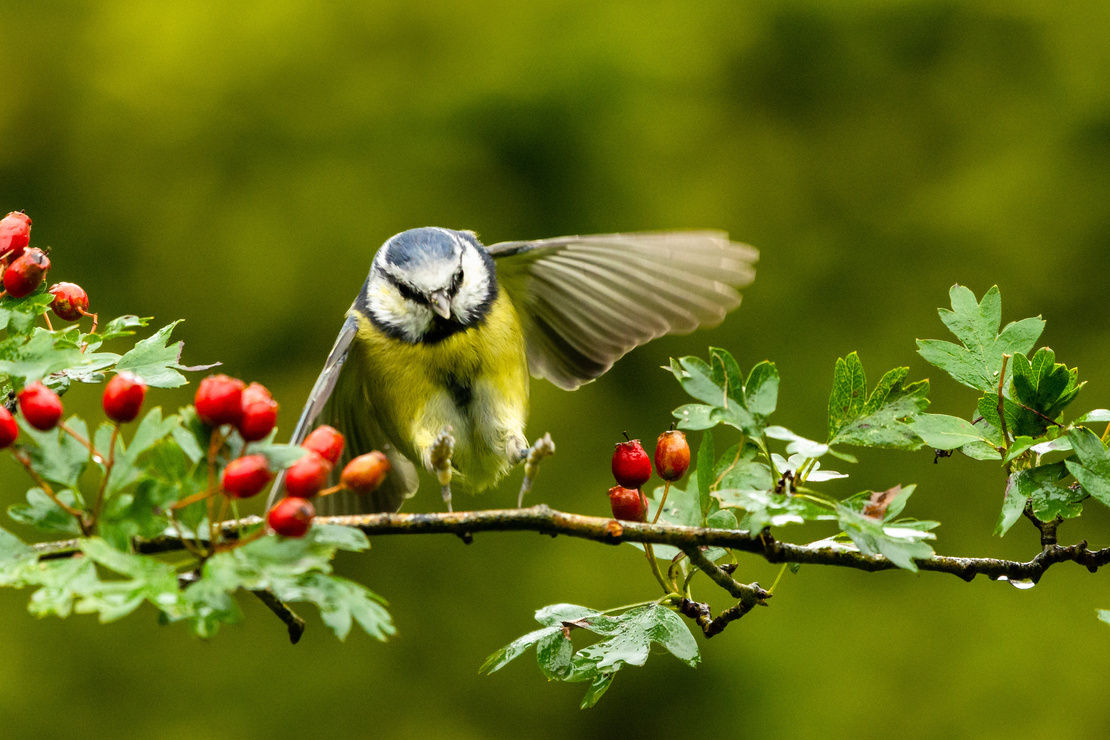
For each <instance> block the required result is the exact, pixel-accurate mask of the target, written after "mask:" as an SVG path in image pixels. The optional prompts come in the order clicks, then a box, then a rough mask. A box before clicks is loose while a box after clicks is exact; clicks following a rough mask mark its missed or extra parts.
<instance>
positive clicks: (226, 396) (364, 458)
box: [193, 375, 389, 537]
mask: <svg viewBox="0 0 1110 740" xmlns="http://www.w3.org/2000/svg"><path fill="white" fill-rule="evenodd" d="M193 401H194V404H195V406H196V410H197V417H198V418H200V420H201V421H203V422H204V423H205V424H207V425H208V426H209V427H212V428H213V429H214V430H215V432H214V434H215V435H220V436H219V437H217V439H218V442H217V444H218V445H222V444H223V440H225V439H226V435H227V433H228V431H229V430H230V428H232V427H234V429H235V430H236V431H238V432H239V435H240V436H241V437H242V438H243V440H244V441H246V442H255V441H258V440H260V439H264V438H265V437H267V436H268V435H269V434H270V432H271V431H273V428H274V424H275V423H276V421H277V411H278V404H277V402H276V401H275V400H274V398H273V396H272V395H271V394H270V391H269V390H267V389H266V387H265V386H263V385H261V384H259V383H251V384H250V385H247V384H246V383H244V382H243V381H242V380H239V379H238V378H231V377H228V376H227V375H209V376H208V377H207V378H205V379H204V380H202V381H201V382H200V385H199V386H197V393H196V397H195V398H194V399H193ZM301 447H303V448H304V449H305V450H306V451H307V452H306V453H305V454H304V455H303V456H302V457H301V458H300V459H298V460H297V461H296V462H295V463H293V464H292V465H290V466H289V467H288V468H287V469H286V471H285V484H284V485H285V494H286V498H285V499H283V500H282V501H279V502H278V503H277V505H275V506H274V507H273V508H272V509H270V511H269V513H268V514H267V516H266V520H267V522H268V523H269V525H270V528H271V529H273V530H274V531H275V532H277V533H278V534H280V535H284V536H286V537H301V536H303V535H304V534H305V532H307V531H308V528H309V526H310V525H311V524H312V520H313V518H314V517H315V516H316V510H315V508H314V507H313V506H312V502H311V501H309V499H311V498H314V497H316V496H327V495H329V494H332V493H336V492H338V491H354V492H355V493H359V494H366V493H370V492H372V491H374V490H375V489H376V488H377V487H378V486H380V485H381V483H382V481H383V480H384V479H385V476H386V474H387V473H388V472H389V460H388V458H386V456H385V455H384V454H382V453H381V452H377V451H375V452H370V453H367V454H365V455H360V456H359V457H356V458H354V459H353V460H351V461H350V462H348V463H347V465H346V466H345V467H344V468H343V471H342V473H341V474H340V477H339V484H338V485H336V486H332V487H331V488H328V480H329V479H330V478H331V474H332V471H333V469H334V468H335V466H336V465H337V464H338V463H339V459H340V457H341V456H342V454H343V447H344V439H343V435H342V434H340V433H339V432H338V431H336V430H335V429H333V428H332V427H330V426H321V427H318V428H316V429H314V430H312V433H311V434H309V435H308V437H307V438H305V441H304V442H303V443H302V444H301ZM273 478H274V471H273V470H271V469H270V464H269V461H268V460H267V459H266V456H265V455H261V454H250V455H243V456H241V457H238V458H236V459H234V460H232V461H231V462H229V463H228V464H227V467H225V468H224V471H223V476H222V478H221V481H220V489H221V491H222V492H223V493H224V494H225V495H227V496H229V497H231V498H237V499H241V498H250V497H251V496H254V495H256V494H258V493H259V492H261V491H262V489H264V488H265V487H266V486H267V485H268V484H269V483H270V481H271V480H273Z"/></svg>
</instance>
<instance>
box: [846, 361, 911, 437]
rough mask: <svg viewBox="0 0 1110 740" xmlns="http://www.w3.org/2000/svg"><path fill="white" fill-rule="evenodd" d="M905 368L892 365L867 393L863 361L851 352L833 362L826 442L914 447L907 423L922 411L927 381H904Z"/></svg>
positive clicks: (907, 372)
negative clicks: (868, 393) (892, 368)
mask: <svg viewBox="0 0 1110 740" xmlns="http://www.w3.org/2000/svg"><path fill="white" fill-rule="evenodd" d="M908 374H909V368H904V367H901V368H895V369H894V370H891V371H889V372H887V373H886V374H885V375H883V377H882V378H881V379H880V380H879V382H878V384H877V385H876V386H875V389H874V390H873V391H872V392H871V395H870V396H868V395H867V378H866V376H865V375H864V372H863V363H862V362H860V359H859V356H858V355H857V354H856V353H855V352H853V353H852V354H850V355H848V357H847V358H842V359H838V360H837V361H836V370H835V373H834V376H833V390H832V395H831V396H830V397H829V444H830V445H832V444H851V445H860V446H864V447H887V448H894V449H901V450H915V449H918V448H919V447H921V444H922V443H921V440H920V439H919V438H918V437H917V435H916V434H914V432H913V429H911V428H910V426H909V424H908V422H910V421H912V419H913V418H914V417H916V416H917V415H918V414H920V413H921V412H922V411H924V410H925V409H926V408H927V407H928V405H929V401H928V399H927V398H925V396H926V395H927V394H928V393H929V381H927V380H921V381H918V382H916V383H910V384H909V385H906V384H905V379H906V376H907V375H908Z"/></svg>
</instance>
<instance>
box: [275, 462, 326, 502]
mask: <svg viewBox="0 0 1110 740" xmlns="http://www.w3.org/2000/svg"><path fill="white" fill-rule="evenodd" d="M330 474H331V463H330V462H328V461H327V460H325V459H324V458H322V457H321V456H320V455H318V454H317V453H315V452H311V451H310V452H309V453H308V454H307V455H305V456H304V457H302V458H301V459H300V460H298V461H297V462H295V463H293V464H292V465H290V466H289V469H288V470H286V471H285V495H286V496H293V497H295V498H312V497H313V496H315V495H316V494H317V493H319V492H320V489H321V488H323V487H324V486H326V485H327V484H328V476H329V475H330Z"/></svg>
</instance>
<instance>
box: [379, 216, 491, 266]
mask: <svg viewBox="0 0 1110 740" xmlns="http://www.w3.org/2000/svg"><path fill="white" fill-rule="evenodd" d="M467 237H470V240H472V239H473V235H472V234H469V233H467V232H462V231H454V230H452V229H441V228H439V227H437V226H424V227H422V228H419V229H409V230H408V231H402V232H401V233H400V234H396V235H394V236H392V237H390V238H389V240H388V241H387V242H386V243H385V246H384V249H383V251H384V252H385V255H384V257H385V261H386V262H388V263H390V264H391V265H396V266H397V267H403V268H410V267H412V266H414V264H415V263H420V262H433V261H444V260H446V261H451V260H454V261H456V262H457V261H458V255H459V253H460V252H461V251H462V248H463V242H462V240H463V239H467Z"/></svg>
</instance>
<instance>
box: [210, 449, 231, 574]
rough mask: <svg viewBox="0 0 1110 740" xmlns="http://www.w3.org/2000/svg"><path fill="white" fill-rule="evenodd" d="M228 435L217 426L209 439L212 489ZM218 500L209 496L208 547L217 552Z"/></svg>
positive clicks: (212, 488) (211, 489) (213, 489)
mask: <svg viewBox="0 0 1110 740" xmlns="http://www.w3.org/2000/svg"><path fill="white" fill-rule="evenodd" d="M226 441H227V437H226V436H225V435H224V433H223V427H217V428H216V429H213V430H212V437H211V438H210V439H209V440H208V489H209V490H210V491H215V490H216V457H217V456H218V455H219V454H220V450H221V449H222V448H223V446H224V442H226ZM215 517H216V502H215V500H214V499H213V498H212V497H209V498H208V549H209V551H210V552H213V553H214V552H216V522H215Z"/></svg>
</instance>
